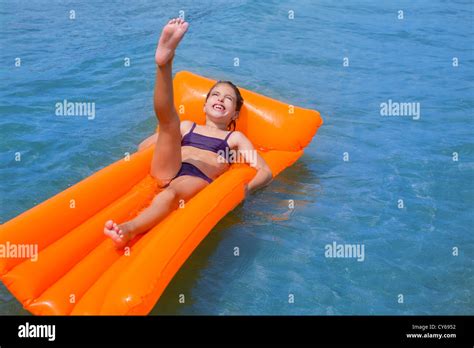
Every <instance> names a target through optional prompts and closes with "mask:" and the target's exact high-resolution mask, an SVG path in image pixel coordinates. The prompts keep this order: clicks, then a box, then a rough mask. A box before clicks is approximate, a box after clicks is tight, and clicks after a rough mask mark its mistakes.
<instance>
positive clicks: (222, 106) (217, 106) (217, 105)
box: [212, 104, 225, 111]
mask: <svg viewBox="0 0 474 348" xmlns="http://www.w3.org/2000/svg"><path fill="white" fill-rule="evenodd" d="M212 108H213V109H214V110H219V111H224V110H225V107H224V105H221V104H214V105H213V106H212Z"/></svg>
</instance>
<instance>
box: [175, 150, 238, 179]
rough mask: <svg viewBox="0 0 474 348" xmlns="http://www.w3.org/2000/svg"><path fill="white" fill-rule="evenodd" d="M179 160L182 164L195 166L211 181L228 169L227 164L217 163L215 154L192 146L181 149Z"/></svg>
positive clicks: (217, 158)
mask: <svg viewBox="0 0 474 348" xmlns="http://www.w3.org/2000/svg"><path fill="white" fill-rule="evenodd" d="M181 159H182V160H181V161H182V162H187V163H191V164H192V165H194V166H196V167H197V168H199V169H200V170H201V171H202V172H203V173H204V174H206V175H207V176H208V177H209V178H211V179H213V180H214V179H216V178H217V177H218V176H219V175H221V174H222V173H224V172H225V171H226V170H227V169H228V168H229V164H228V163H225V162H224V163H222V161H219V156H218V155H217V154H216V153H214V152H212V151H206V150H201V149H197V148H195V147H192V146H182V147H181Z"/></svg>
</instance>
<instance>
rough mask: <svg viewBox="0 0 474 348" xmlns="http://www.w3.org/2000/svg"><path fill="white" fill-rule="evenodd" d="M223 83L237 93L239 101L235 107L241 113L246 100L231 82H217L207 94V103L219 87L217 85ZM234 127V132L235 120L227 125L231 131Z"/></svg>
mask: <svg viewBox="0 0 474 348" xmlns="http://www.w3.org/2000/svg"><path fill="white" fill-rule="evenodd" d="M222 83H225V84H228V85H229V86H230V87H232V89H233V90H234V92H235V95H236V96H237V100H236V105H235V111H240V109H241V108H242V105H244V98H242V95H241V94H240V90H239V88H238V87H237V86H236V85H234V84H233V83H232V82H231V81H222V80H219V81H217V82H216V83H215V84H214V86H212V87H211V89H210V90H209V92H207V95H206V101H207V100H208V99H209V96H210V95H211V92H212V90H213V89H214V88H215V87H216V86H217V85H220V84H222ZM231 127H232V130H235V127H236V123H235V120H232V121H231V122H230V123H229V124H228V125H227V128H228V129H229V130H230V129H231Z"/></svg>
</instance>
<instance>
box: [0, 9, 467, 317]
mask: <svg viewBox="0 0 474 348" xmlns="http://www.w3.org/2000/svg"><path fill="white" fill-rule="evenodd" d="M70 10H74V11H75V15H76V18H75V19H70V18H69V17H70ZM180 10H184V11H185V13H184V14H185V16H186V19H187V20H188V21H189V22H190V30H189V32H188V34H187V36H186V38H185V40H184V41H183V43H182V45H181V46H180V48H179V51H178V53H177V57H176V60H175V66H174V69H175V71H178V70H190V71H193V72H195V73H198V74H201V75H205V76H209V77H213V78H219V79H230V80H232V81H234V82H235V83H237V84H239V85H241V86H243V87H245V88H248V89H251V90H255V91H257V92H259V93H262V94H266V95H268V96H271V97H273V98H276V99H280V100H283V101H285V102H287V103H291V104H295V105H299V106H303V107H307V108H313V109H317V110H319V111H320V112H321V114H322V116H323V118H324V120H325V124H324V126H323V127H322V128H321V129H320V131H319V132H318V134H317V136H316V137H315V138H314V140H313V142H312V143H311V145H310V146H309V147H308V149H307V150H306V152H305V155H304V156H303V157H302V158H301V160H300V161H299V162H298V163H296V164H295V165H294V166H292V167H291V168H289V169H287V170H286V171H285V172H283V173H282V174H281V175H280V176H278V177H277V178H276V179H275V180H274V182H273V183H272V184H271V185H270V186H269V187H268V188H266V189H264V190H262V191H260V192H257V193H256V194H254V195H253V196H251V197H250V198H249V199H248V200H247V201H246V202H245V203H244V204H242V205H240V206H238V207H237V208H236V209H235V210H234V211H233V212H232V213H230V214H229V215H228V216H227V217H225V218H224V219H223V220H222V221H221V222H220V223H219V224H218V225H217V226H216V228H215V229H214V230H213V231H212V232H211V233H210V235H209V236H208V237H207V238H206V239H205V240H204V242H203V243H202V244H201V245H200V246H199V248H198V249H197V250H196V251H195V253H194V254H193V255H192V257H191V258H190V259H189V260H188V262H187V263H186V264H185V265H184V266H183V268H182V270H181V271H180V272H179V273H178V274H177V275H176V277H175V279H174V280H173V281H172V283H171V284H170V286H169V287H168V289H167V290H166V292H165V293H164V294H163V296H162V298H161V299H160V301H159V302H158V304H157V305H156V307H155V308H154V310H153V312H152V313H153V314H322V315H326V314H328V315H333V314H474V301H473V293H472V289H473V288H474V275H473V255H474V237H473V230H472V226H473V223H474V219H473V213H472V208H473V203H474V202H473V197H474V190H473V169H474V144H473V139H474V137H473V135H474V134H473V133H474V132H473V127H472V116H473V107H474V101H473V89H472V87H473V82H472V81H473V80H474V69H473V64H474V57H473V40H472V38H473V31H474V30H473V24H472V23H474V20H473V19H474V18H473V17H474V16H473V13H474V8H473V2H472V1H452V2H447V1H428V0H424V1H416V2H413V1H397V2H389V1H351V2H349V1H344V2H342V1H341V2H333V1H329V0H326V1H289V2H286V3H285V2H280V1H268V2H265V3H260V2H254V1H250V0H249V1H232V2H225V1H202V2H201V1H200V2H193V1H178V2H176V3H174V4H172V5H171V4H169V3H168V2H162V3H161V4H160V3H157V2H154V1H136V2H130V1H117V2H112V1H103V2H85V1H69V2H67V4H63V3H61V2H59V1H56V2H55V1H53V2H51V1H18V2H16V1H6V2H2V4H0V48H1V49H0V61H1V62H2V64H1V65H0V74H1V76H2V78H1V82H0V83H1V88H0V100H1V104H0V114H1V117H0V125H1V128H0V146H1V152H0V158H1V163H2V166H1V168H0V175H1V181H0V182H1V183H0V185H1V191H0V192H1V202H0V203H1V211H0V221H1V222H2V223H3V222H6V221H8V220H9V219H11V218H13V217H14V216H16V215H17V214H19V213H21V212H23V211H25V210H27V209H29V208H31V207H33V206H34V205H36V204H37V203H39V202H42V201H43V200H45V199H47V198H48V197H51V196H52V195H54V194H56V193H58V192H60V191H62V190H64V189H66V188H67V187H69V186H70V185H72V184H74V183H76V182H78V181H80V180H81V179H83V178H85V177H87V176H89V175H91V174H92V173H94V172H96V171H97V170H99V169H100V168H103V167H104V166H106V165H108V164H110V163H112V162H115V161H116V160H117V159H119V158H121V157H122V156H123V154H124V153H125V152H132V151H134V149H135V147H136V145H137V144H138V143H139V142H140V141H141V140H142V139H143V138H145V137H146V136H148V135H150V134H151V132H152V131H153V129H154V127H155V117H154V115H153V109H152V91H153V83H154V63H153V56H154V49H155V44H156V41H157V38H158V35H159V32H160V30H161V27H162V25H163V24H164V23H165V21H167V20H168V19H169V18H170V17H173V16H177V15H178V14H179V11H180ZM399 10H403V11H404V12H403V16H404V19H398V16H399V12H398V11H399ZM289 11H294V19H289V18H288V17H289ZM236 57H237V58H239V63H240V65H239V66H237V67H236V66H234V58H236ZM344 57H347V58H349V66H348V67H344V66H343V63H344V61H343V59H344ZM453 57H457V58H458V63H459V64H458V66H457V67H454V66H453ZM16 58H21V66H20V67H15V59H16ZM125 58H129V59H130V66H129V67H126V66H124V59H125ZM64 99H67V100H70V101H90V102H95V103H96V115H95V118H94V119H93V120H88V119H87V118H86V117H75V118H74V117H73V118H67V117H58V116H55V104H56V103H57V102H61V101H63V100H64ZM389 99H391V100H392V101H394V102H405V103H411V102H414V103H419V105H420V118H419V119H417V120H415V119H413V118H416V117H401V116H399V117H383V116H381V113H380V104H381V103H384V102H388V100H389ZM16 152H20V153H21V161H20V162H15V160H14V159H15V153H16ZM453 152H457V153H458V156H459V158H458V161H453ZM345 153H346V154H345ZM345 155H346V157H347V156H348V161H344V156H345ZM346 159H347V158H346ZM400 199H402V200H403V205H404V207H403V208H401V209H399V208H398V205H399V200H400ZM289 200H293V201H294V204H295V208H294V209H289V208H288V204H289ZM51 218H52V219H60V218H61V216H54V217H51ZM32 228H34V226H32ZM38 233H47V232H46V231H38ZM334 242H335V243H337V244H359V245H363V246H364V250H365V255H364V260H363V261H362V262H359V261H357V260H356V259H354V258H327V257H325V246H326V245H328V244H330V245H332V243H334ZM235 247H238V248H239V251H240V255H239V256H234V248H235ZM455 247H457V248H458V254H457V256H454V255H453V248H455ZM180 294H183V295H184V296H185V303H179V301H178V299H179V295H180ZM399 295H403V303H399V302H401V301H400V299H401V297H400V296H399ZM291 300H294V303H290V302H292V301H291ZM0 313H3V314H22V313H26V312H25V311H24V310H23V309H21V305H20V304H18V303H17V301H16V300H15V299H14V298H12V296H11V295H10V294H9V293H8V292H7V291H6V290H5V288H3V287H2V288H0Z"/></svg>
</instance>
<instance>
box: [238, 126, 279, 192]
mask: <svg viewBox="0 0 474 348" xmlns="http://www.w3.org/2000/svg"><path fill="white" fill-rule="evenodd" d="M233 138H234V140H235V142H236V144H237V148H238V152H239V157H243V158H244V160H245V162H246V163H248V164H249V165H250V166H251V167H253V168H255V169H256V170H257V174H256V175H255V176H254V177H253V179H252V180H250V182H249V183H248V184H247V185H246V194H247V193H248V192H252V191H255V190H257V189H259V188H261V187H264V186H266V185H268V184H269V183H270V182H271V181H272V179H273V174H272V171H271V169H270V167H269V166H268V164H267V163H266V162H265V160H264V159H263V157H262V156H260V155H259V154H258V152H257V150H255V148H254V147H253V145H252V143H251V142H250V140H248V139H247V137H246V136H245V135H244V134H243V133H241V132H235V135H234V137H233Z"/></svg>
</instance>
